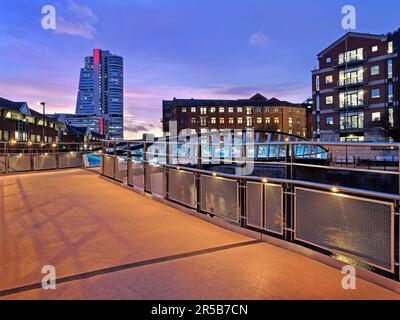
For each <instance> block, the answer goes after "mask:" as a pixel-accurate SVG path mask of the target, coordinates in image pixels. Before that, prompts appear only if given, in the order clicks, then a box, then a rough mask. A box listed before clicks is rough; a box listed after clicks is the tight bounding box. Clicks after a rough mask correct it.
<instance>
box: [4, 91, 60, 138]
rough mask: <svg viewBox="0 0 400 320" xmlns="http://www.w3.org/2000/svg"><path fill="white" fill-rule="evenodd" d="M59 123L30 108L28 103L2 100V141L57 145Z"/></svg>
mask: <svg viewBox="0 0 400 320" xmlns="http://www.w3.org/2000/svg"><path fill="white" fill-rule="evenodd" d="M57 135H58V123H57V122H56V121H55V120H53V119H52V118H50V117H47V116H43V114H42V113H39V112H37V111H35V110H32V109H30V108H29V107H28V105H27V104H26V102H14V101H10V100H7V99H4V98H0V141H3V142H30V143H32V144H34V143H55V142H57Z"/></svg>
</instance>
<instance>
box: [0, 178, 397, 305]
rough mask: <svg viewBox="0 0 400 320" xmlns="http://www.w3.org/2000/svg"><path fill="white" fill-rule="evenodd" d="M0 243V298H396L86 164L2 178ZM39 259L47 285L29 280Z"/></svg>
mask: <svg viewBox="0 0 400 320" xmlns="http://www.w3.org/2000/svg"><path fill="white" fill-rule="evenodd" d="M0 247H1V248H0V262H1V268H0V294H1V291H3V294H4V290H6V289H13V290H11V291H9V292H8V293H10V294H7V295H5V296H3V299H4V298H6V299H26V298H29V299H92V298H94V299H278V298H281V299H330V298H338V299H348V298H366V299H392V298H394V299H397V298H399V295H397V294H395V293H392V292H390V291H388V290H386V289H383V288H381V287H378V286H376V285H373V284H371V283H368V282H366V281H364V280H360V279H359V280H358V281H357V290H351V291H349V290H343V289H342V288H341V279H342V276H343V275H342V274H341V273H340V271H338V270H336V269H333V268H331V267H329V266H326V265H323V264H321V263H319V262H316V261H313V260H311V259H309V258H307V257H304V256H301V255H299V254H296V253H293V252H290V251H286V250H284V249H281V248H277V247H274V246H272V245H269V244H265V243H258V242H254V241H253V240H252V239H250V238H247V237H244V236H242V235H239V234H236V233H233V232H231V231H227V230H224V229H222V228H220V227H217V226H214V225H212V224H209V223H207V222H205V221H202V220H200V219H197V218H194V217H192V216H189V215H187V214H184V213H182V212H180V211H178V210H176V209H173V208H171V207H168V206H166V205H163V204H161V203H158V202H156V201H153V200H151V199H149V198H146V197H143V196H141V195H139V194H136V193H133V192H131V191H129V190H126V189H123V188H121V187H119V186H117V185H114V184H112V183H109V182H107V181H104V180H102V179H99V177H98V175H97V174H95V173H93V172H89V171H85V170H70V171H63V172H60V171H59V172H48V173H38V174H26V175H15V176H7V177H1V178H0ZM44 265H53V266H55V267H56V271H57V279H58V284H57V289H56V290H47V291H45V290H43V289H41V288H37V287H39V284H40V282H41V279H42V277H43V275H42V274H41V269H42V267H43V266H44ZM27 285H31V286H27Z"/></svg>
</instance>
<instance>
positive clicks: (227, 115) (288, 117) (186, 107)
mask: <svg viewBox="0 0 400 320" xmlns="http://www.w3.org/2000/svg"><path fill="white" fill-rule="evenodd" d="M170 121H176V123H177V132H178V133H179V132H181V131H182V130H186V131H187V132H188V133H199V132H202V131H207V130H223V129H247V128H252V129H254V130H265V131H276V132H282V133H288V134H293V135H297V136H301V137H307V104H302V103H298V104H297V103H291V102H288V101H281V100H278V99H276V98H272V99H267V98H265V97H264V96H262V95H261V94H256V95H254V96H253V97H251V98H250V99H239V100H205V99H176V98H174V99H173V100H172V101H163V119H162V122H163V131H164V134H165V135H169V134H170V130H171V128H170V127H169V125H170V123H169V122H170Z"/></svg>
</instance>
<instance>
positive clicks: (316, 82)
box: [315, 76, 319, 91]
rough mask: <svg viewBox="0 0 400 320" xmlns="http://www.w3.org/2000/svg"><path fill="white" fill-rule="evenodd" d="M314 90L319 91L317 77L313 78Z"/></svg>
mask: <svg viewBox="0 0 400 320" xmlns="http://www.w3.org/2000/svg"><path fill="white" fill-rule="evenodd" d="M315 90H317V91H319V76H316V77H315Z"/></svg>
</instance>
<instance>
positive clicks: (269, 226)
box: [265, 184, 283, 234]
mask: <svg viewBox="0 0 400 320" xmlns="http://www.w3.org/2000/svg"><path fill="white" fill-rule="evenodd" d="M265 187H266V192H265V214H266V217H265V230H267V231H271V232H275V233H279V234H283V221H282V219H283V208H282V206H283V203H282V202H283V201H282V196H283V191H282V187H281V186H279V185H272V184H267V185H266V186H265Z"/></svg>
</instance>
